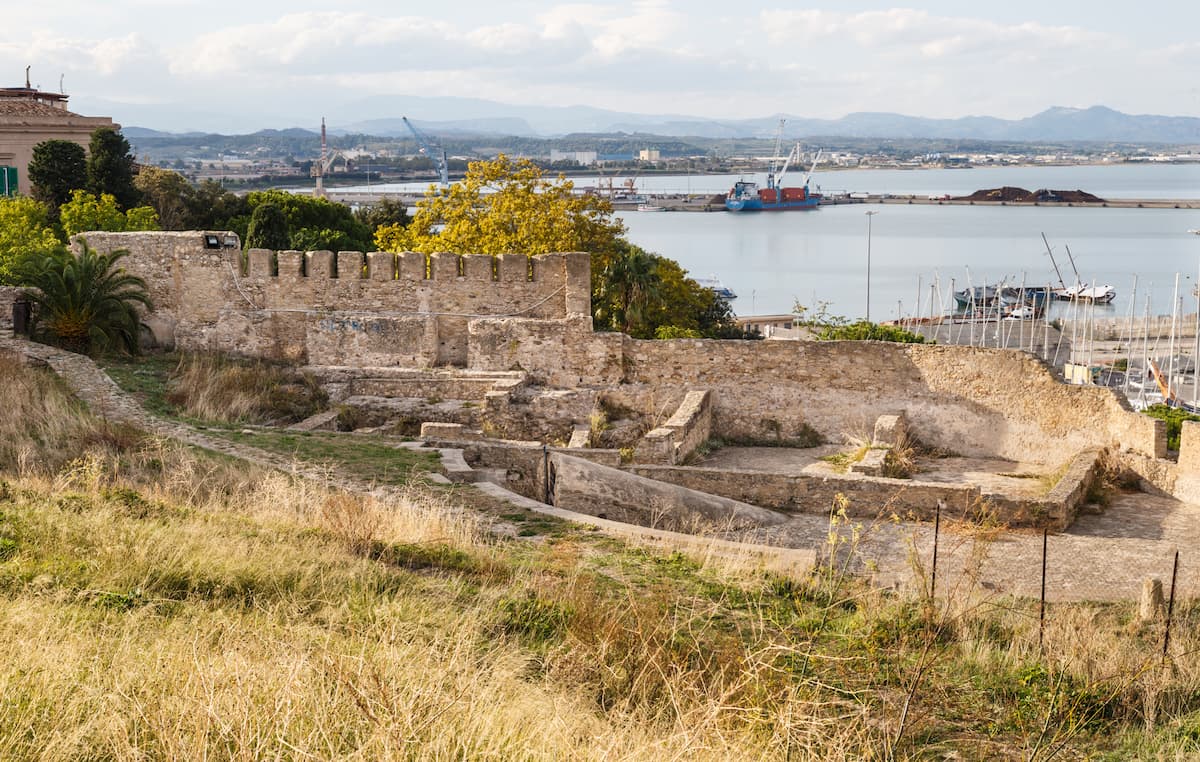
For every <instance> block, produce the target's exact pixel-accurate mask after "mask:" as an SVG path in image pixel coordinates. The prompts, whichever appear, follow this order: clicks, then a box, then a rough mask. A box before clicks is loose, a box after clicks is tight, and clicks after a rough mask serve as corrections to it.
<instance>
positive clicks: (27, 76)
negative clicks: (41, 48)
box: [25, 66, 33, 90]
mask: <svg viewBox="0 0 1200 762" xmlns="http://www.w3.org/2000/svg"><path fill="white" fill-rule="evenodd" d="M29 69H30V67H29V66H26V67H25V89H26V90H30V89H32V87H33V86H32V85H30V84H29Z"/></svg>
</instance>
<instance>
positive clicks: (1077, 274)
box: [1063, 244, 1096, 294]
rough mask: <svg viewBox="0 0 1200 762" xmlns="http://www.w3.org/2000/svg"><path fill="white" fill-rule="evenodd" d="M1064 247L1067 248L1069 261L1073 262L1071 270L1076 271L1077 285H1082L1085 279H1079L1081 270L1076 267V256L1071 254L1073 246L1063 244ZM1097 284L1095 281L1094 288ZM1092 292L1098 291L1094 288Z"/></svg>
mask: <svg viewBox="0 0 1200 762" xmlns="http://www.w3.org/2000/svg"><path fill="white" fill-rule="evenodd" d="M1063 248H1064V249H1066V250H1067V261H1069V262H1070V263H1071V272H1073V273H1075V285H1077V286H1082V285H1083V281H1082V280H1080V279H1079V270H1077V269H1076V268H1075V257H1073V256H1071V247H1070V246H1067V245H1066V244H1063ZM1095 285H1096V284H1094V283H1093V284H1092V287H1093V289H1094V288H1095ZM1092 293H1093V294H1095V293H1096V292H1095V291H1094V290H1093V291H1092Z"/></svg>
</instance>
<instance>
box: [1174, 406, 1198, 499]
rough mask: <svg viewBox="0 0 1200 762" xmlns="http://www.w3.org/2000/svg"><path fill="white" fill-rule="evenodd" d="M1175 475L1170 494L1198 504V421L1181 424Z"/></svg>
mask: <svg viewBox="0 0 1200 762" xmlns="http://www.w3.org/2000/svg"><path fill="white" fill-rule="evenodd" d="M1177 473H1178V478H1176V480H1175V483H1174V484H1173V485H1172V489H1171V490H1170V492H1171V494H1173V495H1174V496H1175V497H1177V498H1179V499H1180V500H1184V501H1186V502H1189V503H1200V421H1184V422H1183V429H1182V430H1181V431H1180V434H1179V464H1178V467H1177Z"/></svg>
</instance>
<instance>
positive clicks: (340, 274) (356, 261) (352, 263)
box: [334, 251, 363, 280]
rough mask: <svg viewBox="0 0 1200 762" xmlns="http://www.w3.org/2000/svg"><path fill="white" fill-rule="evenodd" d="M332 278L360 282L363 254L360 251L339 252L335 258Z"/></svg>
mask: <svg viewBox="0 0 1200 762" xmlns="http://www.w3.org/2000/svg"><path fill="white" fill-rule="evenodd" d="M334 276H335V277H336V278H338V279H339V280H361V279H362V277H363V253H362V252H361V251H339V252H338V253H337V257H336V258H335V263H334Z"/></svg>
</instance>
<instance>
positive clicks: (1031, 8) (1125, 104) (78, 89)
mask: <svg viewBox="0 0 1200 762" xmlns="http://www.w3.org/2000/svg"><path fill="white" fill-rule="evenodd" d="M3 15H4V21H3V28H2V29H0V85H3V86H11V85H20V84H23V83H24V68H25V66H26V65H27V64H31V65H32V66H33V73H32V77H31V78H32V80H33V84H35V85H40V86H41V87H43V88H44V89H50V90H57V89H58V85H59V76H60V75H62V76H63V77H64V89H65V90H66V92H67V93H69V94H71V95H72V101H71V103H72V108H73V109H74V110H76V111H79V112H81V113H88V114H96V115H101V114H103V115H109V116H112V117H113V118H114V119H116V120H117V121H119V122H121V123H123V124H125V125H132V124H137V125H141V126H149V127H158V128H161V129H185V128H202V129H219V130H220V131H223V132H233V131H243V130H247V129H255V128H257V127H287V126H296V125H300V126H311V125H313V124H316V123H319V120H320V116H321V115H325V116H327V117H328V118H329V121H330V123H331V124H335V125H336V124H337V123H338V122H339V121H341V122H343V123H347V122H352V121H358V120H361V119H369V118H387V117H396V116H399V114H400V112H399V111H397V110H395V109H394V108H392V107H389V103H390V102H391V101H390V100H389V97H396V96H400V95H416V96H453V97H469V98H482V99H488V100H494V101H501V102H504V103H512V104H524V105H537V106H558V105H588V106H595V107H600V108H606V109H613V110H618V111H631V112H642V113H655V114H663V113H668V114H687V115H696V116H707V117H714V118H742V117H758V116H767V115H770V114H774V113H779V112H789V113H795V114H803V115H806V116H815V117H828V118H836V117H840V116H843V115H845V114H847V113H850V112H854V111H894V112H899V113H904V114H910V115H916V116H929V117H958V116H966V115H990V116H999V117H1005V118H1019V117H1024V116H1029V115H1032V114H1034V113H1036V112H1038V111H1041V110H1043V109H1045V108H1047V107H1050V106H1078V107H1085V106H1091V105H1096V104H1102V105H1107V106H1111V107H1113V108H1116V109H1118V110H1121V111H1125V112H1128V113H1156V114H1168V115H1183V116H1200V79H1198V78H1197V73H1198V72H1200V3H1186V2H1179V1H1178V0H1174V1H1172V2H1169V3H1168V2H1160V1H1159V0H1149V1H1144V2H1138V3H1129V2H1124V3H1115V2H1097V1H1096V0H1087V1H1084V0H1038V1H1036V2H1034V1H1032V0H1009V1H1008V2H1004V3H991V2H989V3H981V2H972V3H966V2H961V0H960V1H959V2H949V1H946V2H923V3H920V4H915V3H914V4H907V5H905V4H903V3H898V4H894V3H887V2H855V1H853V0H839V2H837V3H832V2H823V3H812V4H810V3H804V4H800V3H787V2H782V1H781V0H765V1H762V2H760V1H759V0H742V1H741V2H736V3H735V2H729V1H728V0H722V1H716V0H644V1H642V2H613V3H599V2H597V3H553V2H541V1H537V0H500V1H497V0H490V1H486V2H485V1H466V2H458V1H456V0H449V1H448V2H440V3H435V2H423V3H415V2H405V1H404V0H401V1H400V2H395V1H393V2H374V1H372V0H360V1H357V2H342V3H339V2H328V3H325V4H320V5H318V4H313V3H307V2H299V1H297V0H289V1H288V2H278V1H276V0H254V1H253V2H242V3H232V2H225V1H224V0H205V1H204V2H193V1H192V0H108V2H104V3H98V2H95V1H94V0H79V1H77V2H75V1H62V0H47V1H46V2H40V3H29V2H27V3H19V4H18V3H8V4H6V6H5V10H4V12H3ZM431 108H432V107H431ZM409 115H410V116H413V117H415V118H421V117H422V115H420V114H412V113H410V114H409ZM429 117H430V118H444V117H442V116H440V115H437V114H430V115H429Z"/></svg>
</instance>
